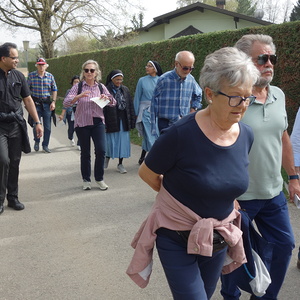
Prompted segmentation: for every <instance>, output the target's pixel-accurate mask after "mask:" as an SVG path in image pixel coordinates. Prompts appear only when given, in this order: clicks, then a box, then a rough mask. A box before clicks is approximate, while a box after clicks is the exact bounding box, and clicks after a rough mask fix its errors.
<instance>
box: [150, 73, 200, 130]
mask: <svg viewBox="0 0 300 300" xmlns="http://www.w3.org/2000/svg"><path fill="white" fill-rule="evenodd" d="M201 100H202V89H201V88H200V86H199V85H198V83H197V82H196V80H195V78H194V77H193V76H192V75H191V74H188V75H187V77H186V78H185V79H184V80H182V79H181V78H180V77H179V76H178V74H177V73H176V70H175V69H173V70H172V71H169V72H166V73H164V74H163V75H161V76H160V77H159V78H158V80H157V84H156V87H155V90H154V94H153V98H152V103H151V126H152V128H151V133H152V134H153V135H156V125H155V124H156V120H157V118H164V119H168V120H170V121H177V120H178V119H180V118H181V117H183V116H186V115H188V114H189V112H190V109H191V108H195V109H200V108H201V107H202V105H201Z"/></svg>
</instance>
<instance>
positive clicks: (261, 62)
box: [257, 54, 277, 66]
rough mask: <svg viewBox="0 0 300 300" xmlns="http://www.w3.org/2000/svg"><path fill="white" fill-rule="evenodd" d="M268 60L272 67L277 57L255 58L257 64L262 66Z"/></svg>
mask: <svg viewBox="0 0 300 300" xmlns="http://www.w3.org/2000/svg"><path fill="white" fill-rule="evenodd" d="M268 60H270V62H271V64H272V65H273V66H274V65H275V64H276V63H277V56H276V55H275V54H271V55H268V54H261V55H258V57H257V64H259V65H261V66H262V65H264V64H266V63H267V62H268Z"/></svg>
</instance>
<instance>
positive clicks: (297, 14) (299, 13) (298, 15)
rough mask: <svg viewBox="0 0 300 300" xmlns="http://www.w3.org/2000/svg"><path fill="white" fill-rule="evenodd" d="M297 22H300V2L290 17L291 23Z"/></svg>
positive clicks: (299, 0) (299, 1)
mask: <svg viewBox="0 0 300 300" xmlns="http://www.w3.org/2000/svg"><path fill="white" fill-rule="evenodd" d="M297 20H300V0H298V2H297V4H295V6H294V8H293V10H292V12H291V16H290V21H297Z"/></svg>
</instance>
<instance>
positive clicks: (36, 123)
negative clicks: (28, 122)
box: [33, 122, 42, 125]
mask: <svg viewBox="0 0 300 300" xmlns="http://www.w3.org/2000/svg"><path fill="white" fill-rule="evenodd" d="M33 124H34V125H38V124H41V125H42V122H34V123H33Z"/></svg>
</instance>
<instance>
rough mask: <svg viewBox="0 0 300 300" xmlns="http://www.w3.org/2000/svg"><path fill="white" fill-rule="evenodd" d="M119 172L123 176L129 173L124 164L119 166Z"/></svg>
mask: <svg viewBox="0 0 300 300" xmlns="http://www.w3.org/2000/svg"><path fill="white" fill-rule="evenodd" d="M118 170H119V172H120V173H121V174H125V173H127V171H126V169H125V168H124V166H123V165H122V164H118Z"/></svg>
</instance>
